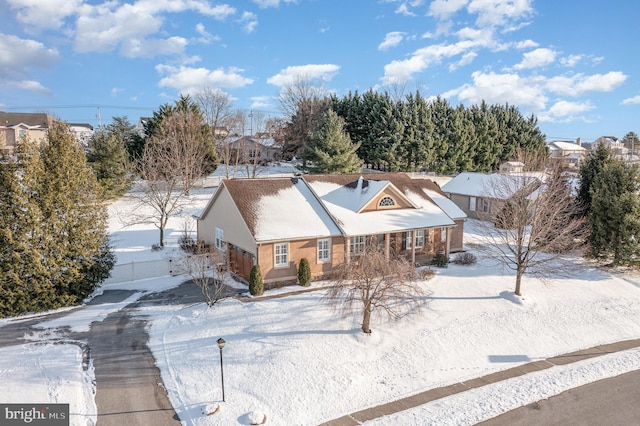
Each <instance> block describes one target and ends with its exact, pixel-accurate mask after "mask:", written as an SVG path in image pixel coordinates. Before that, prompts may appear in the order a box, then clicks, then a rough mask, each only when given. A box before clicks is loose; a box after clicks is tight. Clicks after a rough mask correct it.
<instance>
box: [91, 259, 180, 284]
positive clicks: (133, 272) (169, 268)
mask: <svg viewBox="0 0 640 426" xmlns="http://www.w3.org/2000/svg"><path fill="white" fill-rule="evenodd" d="M183 273H184V266H183V265H182V260H181V259H180V258H167V259H159V260H147V261H140V262H130V263H121V264H118V265H115V266H114V267H113V269H112V270H111V277H109V278H107V279H106V280H105V282H104V283H105V284H116V283H123V282H128V281H135V280H144V279H146V278H157V277H164V276H168V275H171V276H175V275H180V274H183Z"/></svg>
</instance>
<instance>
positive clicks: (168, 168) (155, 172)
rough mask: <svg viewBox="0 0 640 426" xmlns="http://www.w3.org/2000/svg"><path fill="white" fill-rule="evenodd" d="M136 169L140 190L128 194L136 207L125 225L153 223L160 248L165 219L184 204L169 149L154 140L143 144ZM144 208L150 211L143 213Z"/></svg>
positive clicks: (182, 192) (162, 242)
mask: <svg viewBox="0 0 640 426" xmlns="http://www.w3.org/2000/svg"><path fill="white" fill-rule="evenodd" d="M139 170H140V177H141V178H142V180H141V181H140V183H139V185H140V189H139V191H134V192H132V196H133V197H134V198H136V199H137V201H138V205H137V206H136V208H135V209H134V213H133V214H132V216H131V217H129V218H128V219H127V220H126V224H127V225H133V224H137V223H153V224H154V225H155V226H156V227H157V228H158V229H159V230H160V241H159V245H160V246H161V247H163V246H164V230H165V228H166V226H167V222H168V221H169V218H170V217H171V216H172V215H173V214H174V213H176V212H178V211H179V210H180V209H181V208H182V206H183V205H184V204H185V203H186V196H185V193H184V191H183V190H182V188H181V187H180V176H179V174H178V173H176V165H175V158H174V155H173V154H172V152H171V149H170V148H169V147H168V146H167V145H165V144H163V143H160V142H157V141H156V142H153V141H150V142H147V144H146V145H145V147H144V151H143V152H142V158H141V159H140V166H139ZM144 207H149V208H150V209H151V210H152V212H150V213H146V210H145V209H144Z"/></svg>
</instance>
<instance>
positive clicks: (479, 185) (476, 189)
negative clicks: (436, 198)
mask: <svg viewBox="0 0 640 426" xmlns="http://www.w3.org/2000/svg"><path fill="white" fill-rule="evenodd" d="M533 179H538V178H537V177H536V176H534V175H533V174H532V175H526V174H518V175H514V174H509V175H505V174H499V173H494V174H485V173H473V172H463V173H460V174H459V175H458V176H456V177H454V178H453V179H451V180H450V181H449V182H447V183H446V184H445V185H443V186H442V191H444V192H446V193H448V194H459V195H466V196H469V197H490V198H503V197H501V196H499V194H500V193H501V192H505V197H504V198H508V196H510V195H511V194H512V193H513V191H510V189H513V190H515V189H518V188H522V187H523V186H524V185H526V184H527V183H528V182H529V181H530V180H533Z"/></svg>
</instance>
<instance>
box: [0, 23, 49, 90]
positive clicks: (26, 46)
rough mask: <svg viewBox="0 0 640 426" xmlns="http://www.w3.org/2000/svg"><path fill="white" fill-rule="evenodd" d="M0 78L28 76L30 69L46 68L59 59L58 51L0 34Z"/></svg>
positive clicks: (37, 43)
mask: <svg viewBox="0 0 640 426" xmlns="http://www.w3.org/2000/svg"><path fill="white" fill-rule="evenodd" d="M0 52H2V54H0V78H3V79H10V78H15V77H17V76H26V75H28V70H29V69H30V68H36V67H38V68H48V67H50V66H52V65H53V64H54V63H55V62H56V61H58V59H59V55H58V51H57V50H56V49H51V48H48V47H46V46H45V45H44V44H42V43H40V42H38V41H35V40H28V39H22V38H19V37H16V36H14V35H9V34H2V33H0Z"/></svg>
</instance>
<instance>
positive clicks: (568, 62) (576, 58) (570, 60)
mask: <svg viewBox="0 0 640 426" xmlns="http://www.w3.org/2000/svg"><path fill="white" fill-rule="evenodd" d="M583 59H584V55H569V56H567V57H565V58H560V63H561V64H562V65H563V66H565V67H570V68H573V67H575V66H576V65H578V63H579V62H581V61H582V60H583Z"/></svg>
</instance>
